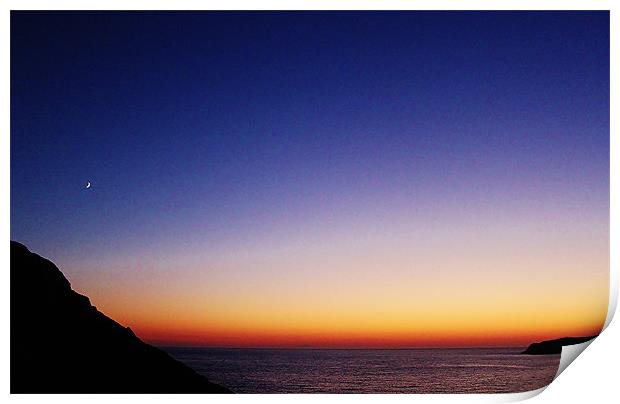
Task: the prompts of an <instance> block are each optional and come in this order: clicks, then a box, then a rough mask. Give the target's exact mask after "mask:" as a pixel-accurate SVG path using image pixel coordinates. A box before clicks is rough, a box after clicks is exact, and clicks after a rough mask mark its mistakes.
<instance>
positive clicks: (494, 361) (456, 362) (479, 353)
mask: <svg viewBox="0 0 620 404" xmlns="http://www.w3.org/2000/svg"><path fill="white" fill-rule="evenodd" d="M163 349H164V350H165V351H166V352H168V353H169V354H170V355H171V356H172V357H174V358H175V359H177V360H179V361H181V362H183V363H185V364H186V365H188V366H189V367H191V368H193V369H194V370H195V371H197V372H198V373H200V374H202V375H204V376H206V377H207V378H208V379H209V380H210V381H212V382H215V383H218V384H220V385H223V386H225V387H227V388H229V389H230V390H232V391H233V392H235V393H515V392H523V391H529V390H535V389H538V388H541V387H544V386H546V385H548V384H549V383H551V381H552V380H553V378H554V376H555V374H556V371H557V369H558V366H559V362H560V355H559V354H558V355H521V354H520V353H521V352H522V351H523V349H525V348H470V349H247V348H187V347H183V348H181V347H163Z"/></svg>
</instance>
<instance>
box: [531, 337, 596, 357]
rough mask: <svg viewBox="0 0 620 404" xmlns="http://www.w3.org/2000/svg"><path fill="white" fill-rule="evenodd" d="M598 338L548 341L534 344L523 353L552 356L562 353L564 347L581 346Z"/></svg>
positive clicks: (565, 338)
mask: <svg viewBox="0 0 620 404" xmlns="http://www.w3.org/2000/svg"><path fill="white" fill-rule="evenodd" d="M594 338H596V335H592V336H589V337H564V338H558V339H551V340H547V341H541V342H534V343H533V344H530V346H528V347H527V349H526V350H525V351H523V352H522V353H523V354H525V355H551V354H560V353H562V347H563V346H566V345H575V344H581V343H583V342H587V341H590V340H591V339H594Z"/></svg>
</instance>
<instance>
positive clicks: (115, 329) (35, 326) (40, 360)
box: [10, 241, 231, 393]
mask: <svg viewBox="0 0 620 404" xmlns="http://www.w3.org/2000/svg"><path fill="white" fill-rule="evenodd" d="M10 310H11V326H10V336H11V364H10V366H11V374H10V377H11V381H10V386H11V393H230V392H231V391H230V390H228V389H226V388H225V387H222V386H219V385H217V384H214V383H211V382H209V381H208V380H207V379H206V378H205V377H203V376H201V375H199V374H198V373H196V372H195V371H193V370H192V369H190V368H189V367H187V366H186V365H184V364H183V363H181V362H179V361H177V360H175V359H173V358H172V357H170V356H169V355H168V354H167V353H165V352H164V351H162V350H160V349H158V348H156V347H153V346H151V345H148V344H146V343H145V342H143V341H142V340H140V339H139V338H138V337H136V336H135V335H134V333H133V332H132V331H131V330H130V329H129V328H127V327H123V326H121V325H120V324H118V323H117V322H116V321H114V320H112V319H111V318H109V317H107V316H105V315H104V314H103V313H101V312H99V311H98V310H97V308H96V307H94V306H92V305H91V304H90V300H89V299H88V297H86V296H83V295H81V294H79V293H77V292H75V291H74V290H72V289H71V284H70V283H69V281H68V280H67V279H66V278H65V277H64V275H63V274H62V272H61V271H60V270H59V269H58V268H57V267H56V265H54V264H53V263H52V262H51V261H49V260H47V259H45V258H43V257H41V256H39V255H37V254H34V253H32V252H30V251H29V250H28V249H27V248H26V247H25V246H24V245H22V244H20V243H17V242H15V241H11V309H10Z"/></svg>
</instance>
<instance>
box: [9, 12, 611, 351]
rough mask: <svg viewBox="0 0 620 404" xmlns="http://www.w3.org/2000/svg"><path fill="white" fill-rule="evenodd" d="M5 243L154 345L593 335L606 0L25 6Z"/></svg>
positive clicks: (601, 208) (599, 254)
mask: <svg viewBox="0 0 620 404" xmlns="http://www.w3.org/2000/svg"><path fill="white" fill-rule="evenodd" d="M87 181H90V182H91V183H92V186H91V188H90V189H85V186H86V183H87ZM11 238H12V239H13V240H16V241H19V242H22V243H24V244H26V245H27V246H28V247H29V248H30V249H31V250H32V251H34V252H37V253H39V254H41V255H43V256H44V257H46V258H49V259H51V260H52V261H53V262H55V263H56V264H57V265H58V266H59V267H60V269H61V270H62V271H63V272H64V273H65V275H66V276H67V277H68V279H69V280H70V281H71V284H72V286H73V288H74V289H76V290H77V291H79V292H80V293H83V294H86V295H88V296H89V297H90V298H91V301H92V303H93V304H94V305H96V306H97V307H98V308H99V309H100V310H102V311H103V312H104V313H106V314H107V315H109V316H110V317H112V318H114V319H115V320H117V321H118V322H120V323H121V324H123V325H126V326H129V327H131V328H132V329H133V330H134V332H135V333H136V334H137V335H138V336H140V337H142V338H144V339H145V340H146V341H149V342H153V343H157V344H166V345H205V346H296V347H310V346H312V347H314V346H320V347H328V346H329V347H369V346H373V347H374V346H377V347H378V346H381V347H413V346H481V345H495V346H498V345H500V346H507V345H527V344H529V343H530V342H532V341H535V340H541V339H547V338H555V337H563V336H568V335H588V334H593V333H596V332H598V331H599V330H600V328H601V327H602V324H603V322H604V320H605V316H606V312H607V301H608V289H609V284H608V282H609V280H608V273H609V14H608V12H486V13H485V12H445V13H442V12H389V13H388V12H384V13H363V12H341V13H314V12H313V13H303V14H300V13H192V14H189V13H174V14H161V13H160V14H158V13H144V14H139V13H109V14H105V13H52V12H46V13H21V12H13V13H12V17H11Z"/></svg>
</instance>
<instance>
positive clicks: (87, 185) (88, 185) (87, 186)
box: [86, 181, 90, 189]
mask: <svg viewBox="0 0 620 404" xmlns="http://www.w3.org/2000/svg"><path fill="white" fill-rule="evenodd" d="M88 188H90V181H88V184H86V189H88Z"/></svg>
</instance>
